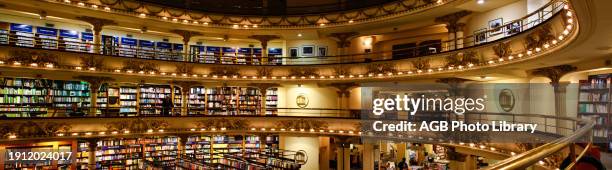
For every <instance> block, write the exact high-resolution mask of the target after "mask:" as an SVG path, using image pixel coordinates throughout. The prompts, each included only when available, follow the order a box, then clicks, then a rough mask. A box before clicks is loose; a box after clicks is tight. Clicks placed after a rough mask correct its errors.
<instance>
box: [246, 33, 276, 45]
mask: <svg viewBox="0 0 612 170" xmlns="http://www.w3.org/2000/svg"><path fill="white" fill-rule="evenodd" d="M248 38H250V39H255V40H257V41H259V42H261V45H262V46H264V45H265V46H268V42H269V41H271V40H275V39H280V38H281V37H279V36H278V35H251V36H249V37H248Z"/></svg>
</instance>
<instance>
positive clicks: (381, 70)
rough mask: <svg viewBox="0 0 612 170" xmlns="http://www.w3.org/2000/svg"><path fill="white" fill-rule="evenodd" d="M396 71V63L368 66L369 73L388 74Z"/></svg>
mask: <svg viewBox="0 0 612 170" xmlns="http://www.w3.org/2000/svg"><path fill="white" fill-rule="evenodd" d="M396 72H397V68H396V67H395V64H393V63H389V62H385V63H374V64H369V65H368V67H367V74H387V73H396Z"/></svg>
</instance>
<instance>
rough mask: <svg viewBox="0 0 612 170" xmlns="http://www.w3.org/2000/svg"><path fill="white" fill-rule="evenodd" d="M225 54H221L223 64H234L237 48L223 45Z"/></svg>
mask: <svg viewBox="0 0 612 170" xmlns="http://www.w3.org/2000/svg"><path fill="white" fill-rule="evenodd" d="M222 49H223V55H221V64H234V59H236V48H234V47H223V48H222Z"/></svg>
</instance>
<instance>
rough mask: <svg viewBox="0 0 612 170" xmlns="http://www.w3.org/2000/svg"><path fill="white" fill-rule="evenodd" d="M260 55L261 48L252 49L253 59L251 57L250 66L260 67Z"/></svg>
mask: <svg viewBox="0 0 612 170" xmlns="http://www.w3.org/2000/svg"><path fill="white" fill-rule="evenodd" d="M262 57H263V56H262V53H261V48H253V57H252V61H251V64H253V65H261V59H262Z"/></svg>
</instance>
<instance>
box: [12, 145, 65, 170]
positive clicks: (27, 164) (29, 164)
mask: <svg viewBox="0 0 612 170" xmlns="http://www.w3.org/2000/svg"><path fill="white" fill-rule="evenodd" d="M53 150H54V149H53V146H27V147H7V148H6V150H5V152H6V153H7V155H5V156H7V159H6V160H5V161H4V169H7V170H8V169H53V168H54V165H53V161H51V160H40V161H22V160H17V161H11V160H9V159H8V157H9V156H8V153H16V152H21V153H28V152H52V151H53Z"/></svg>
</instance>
